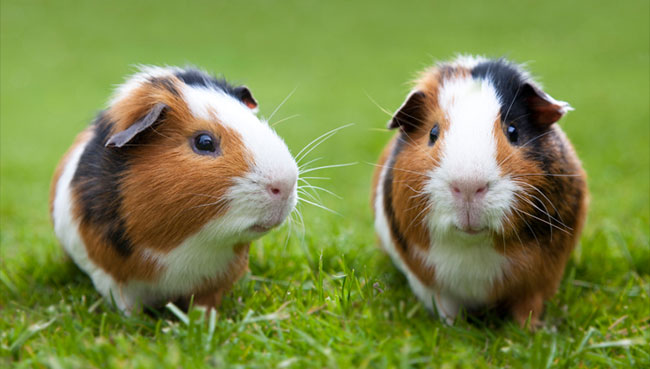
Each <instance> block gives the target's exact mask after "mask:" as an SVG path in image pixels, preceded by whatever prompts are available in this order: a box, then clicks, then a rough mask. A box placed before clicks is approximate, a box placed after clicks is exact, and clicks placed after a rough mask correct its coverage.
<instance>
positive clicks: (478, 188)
mask: <svg viewBox="0 0 650 369" xmlns="http://www.w3.org/2000/svg"><path fill="white" fill-rule="evenodd" d="M449 187H450V188H451V193H452V194H453V195H454V197H455V198H457V199H459V200H462V201H467V202H471V201H473V200H479V199H481V198H483V197H485V193H486V192H487V191H488V182H486V181H480V180H463V181H452V182H451V183H450V184H449Z"/></svg>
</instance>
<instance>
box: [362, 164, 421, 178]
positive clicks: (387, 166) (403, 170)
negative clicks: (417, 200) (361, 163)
mask: <svg viewBox="0 0 650 369" xmlns="http://www.w3.org/2000/svg"><path fill="white" fill-rule="evenodd" d="M365 163H366V164H369V165H373V166H375V167H378V168H388V169H393V170H399V171H401V172H405V173H412V174H417V175H420V176H427V175H428V174H427V173H424V172H416V171H413V170H408V169H402V168H396V167H391V166H390V165H386V164H377V163H371V162H369V161H366V162H365Z"/></svg>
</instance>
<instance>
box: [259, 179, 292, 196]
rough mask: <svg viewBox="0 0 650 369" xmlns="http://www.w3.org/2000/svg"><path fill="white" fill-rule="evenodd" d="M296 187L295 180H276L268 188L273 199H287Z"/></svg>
mask: <svg viewBox="0 0 650 369" xmlns="http://www.w3.org/2000/svg"><path fill="white" fill-rule="evenodd" d="M295 185H296V181H295V180H275V181H273V182H271V183H269V184H268V185H267V186H266V189H267V191H268V192H269V195H271V198H281V199H287V198H289V195H291V193H292V192H293V188H294V187H295Z"/></svg>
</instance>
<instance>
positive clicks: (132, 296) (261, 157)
mask: <svg viewBox="0 0 650 369" xmlns="http://www.w3.org/2000/svg"><path fill="white" fill-rule="evenodd" d="M256 109H257V102H256V101H255V99H254V98H253V96H252V95H251V93H250V91H249V90H248V88H246V87H244V86H241V87H234V86H231V85H229V84H228V83H226V82H225V81H224V80H220V79H216V78H213V77H211V76H210V75H208V74H206V73H204V72H201V71H199V70H196V69H191V68H189V69H181V68H173V67H165V68H160V67H143V68H141V70H140V72H139V73H137V74H135V75H134V76H132V77H131V78H130V79H129V80H128V81H127V82H126V83H125V84H123V85H122V86H120V87H119V88H118V89H117V91H116V93H115V96H114V97H113V99H112V100H111V102H110V104H109V106H108V108H107V109H105V110H104V111H102V112H100V113H99V114H98V116H97V118H96V119H95V121H94V123H93V124H92V125H91V126H90V127H88V128H87V129H86V130H85V131H83V132H82V133H81V134H79V136H78V137H77V139H76V141H75V142H74V144H73V145H72V147H71V148H70V149H69V150H68V152H67V153H66V154H65V156H64V157H63V159H62V160H61V162H60V163H59V166H58V168H57V169H56V172H55V174H54V178H53V180H52V186H51V193H50V212H51V215H52V220H53V223H54V230H55V233H56V236H57V237H58V239H59V241H60V242H61V244H62V245H63V247H64V249H65V250H66V252H67V254H68V255H69V256H70V257H71V258H72V259H73V260H74V262H75V263H76V264H77V265H78V266H79V267H80V268H81V269H82V270H83V271H84V272H86V273H87V274H88V275H89V276H90V278H91V279H92V281H93V283H94V285H95V288H96V289H97V290H98V291H99V292H100V293H101V294H102V295H103V296H104V297H105V298H106V299H107V300H109V301H114V302H115V304H116V305H117V307H118V308H119V309H120V310H121V311H123V312H124V313H126V314H129V313H131V312H132V311H133V309H135V308H139V307H141V306H143V305H147V306H154V307H155V306H160V305H162V304H165V303H166V302H168V301H177V302H180V303H181V304H184V305H187V303H188V302H189V299H190V298H191V296H194V298H193V301H194V304H195V305H202V306H207V307H214V306H216V305H218V304H219V303H220V300H221V297H222V295H223V293H224V292H225V291H227V290H228V289H229V288H230V287H231V286H232V284H233V283H234V282H235V281H236V280H237V279H238V278H239V277H241V276H242V274H243V273H244V272H245V271H246V270H247V267H248V248H249V245H250V242H251V241H252V240H254V239H256V238H258V237H260V236H262V235H263V234H265V233H266V232H267V231H269V230H270V229H271V228H273V227H276V226H278V225H279V224H281V223H282V222H283V221H284V220H285V219H286V218H287V216H288V215H289V213H291V211H292V210H293V209H294V207H295V205H296V201H297V200H296V199H297V195H296V190H297V189H296V187H297V175H298V168H297V166H296V162H295V160H294V159H293V157H292V156H291V154H290V153H289V150H288V148H287V146H286V144H285V143H284V141H282V139H281V138H280V137H278V136H277V135H276V133H275V132H274V131H273V130H272V129H271V128H270V127H269V125H268V124H267V123H266V122H264V121H260V120H259V119H258V118H257V117H256V115H255V112H256Z"/></svg>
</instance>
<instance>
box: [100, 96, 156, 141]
mask: <svg viewBox="0 0 650 369" xmlns="http://www.w3.org/2000/svg"><path fill="white" fill-rule="evenodd" d="M165 108H167V105H165V104H163V103H158V104H156V105H154V107H153V108H152V109H151V110H149V112H148V113H147V115H145V116H144V117H142V118H141V119H139V120H138V121H137V122H135V123H133V124H131V125H130V126H129V128H127V129H125V130H123V131H120V132H117V133H115V134H114V135H112V136H111V137H110V138H109V139H108V141H107V142H106V147H122V146H124V145H125V144H127V143H128V142H130V141H131V140H132V139H133V138H134V137H135V136H137V135H138V134H139V133H140V132H142V131H144V130H145V129H147V128H149V127H151V126H152V125H153V124H154V123H156V122H157V121H158V119H160V116H161V114H162V112H163V111H164V110H165Z"/></svg>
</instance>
